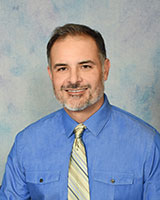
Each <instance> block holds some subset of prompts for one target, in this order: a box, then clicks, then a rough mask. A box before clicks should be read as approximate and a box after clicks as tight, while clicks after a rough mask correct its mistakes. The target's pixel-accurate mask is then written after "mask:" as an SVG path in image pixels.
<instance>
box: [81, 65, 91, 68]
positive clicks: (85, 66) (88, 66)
mask: <svg viewBox="0 0 160 200" xmlns="http://www.w3.org/2000/svg"><path fill="white" fill-rule="evenodd" d="M82 68H83V69H91V68H92V66H91V65H82Z"/></svg>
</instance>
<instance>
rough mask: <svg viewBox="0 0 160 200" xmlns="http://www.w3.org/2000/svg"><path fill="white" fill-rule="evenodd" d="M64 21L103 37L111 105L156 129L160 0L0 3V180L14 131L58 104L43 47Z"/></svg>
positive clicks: (16, 0) (159, 93)
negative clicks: (91, 29)
mask: <svg viewBox="0 0 160 200" xmlns="http://www.w3.org/2000/svg"><path fill="white" fill-rule="evenodd" d="M68 22H75V23H84V24H87V25H89V26H91V27H93V28H95V29H98V30H99V31H100V32H101V33H102V34H103V36H104V38H105V40H106V47H107V50H108V56H109V58H110V60H111V64H112V66H111V71H110V77H109V80H108V81H107V82H106V92H107V94H108V96H109V99H110V102H111V103H112V104H115V105H117V106H119V107H121V108H125V109H126V110H127V111H129V112H132V113H133V114H135V115H137V116H138V117H140V118H142V119H144V120H145V121H147V122H148V123H150V124H151V125H153V126H154V127H156V128H157V129H158V130H159V131H160V1H159V0H148V1H146V0H134V1H132V0H120V1H119V0H58V1H57V0H34V1H33V0H14V1H13V0H0V182H1V178H2V174H3V172H4V166H5V162H6V159H7V154H8V152H9V150H10V148H11V146H12V144H13V141H14V137H15V135H16V134H17V132H19V131H20V130H22V129H23V128H24V127H25V126H27V125H28V124H30V123H31V122H33V121H35V120H37V119H39V118H41V117H42V116H44V115H46V114H48V113H50V112H52V111H54V110H56V109H57V108H59V107H60V106H59V105H58V103H57V102H56V100H55V99H54V97H53V93H52V86H51V83H50V81H49V78H48V74H47V70H46V66H47V61H46V49H45V48H46V44H47V41H48V39H49V36H50V34H51V32H52V30H53V29H54V28H55V27H56V26H59V25H63V24H65V23H68Z"/></svg>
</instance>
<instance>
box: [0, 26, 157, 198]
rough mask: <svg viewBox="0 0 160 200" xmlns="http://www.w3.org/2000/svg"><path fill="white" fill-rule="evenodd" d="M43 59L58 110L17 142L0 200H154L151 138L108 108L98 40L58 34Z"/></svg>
mask: <svg viewBox="0 0 160 200" xmlns="http://www.w3.org/2000/svg"><path fill="white" fill-rule="evenodd" d="M47 56H48V63H49V66H48V73H49V76H50V79H51V81H52V84H53V89H54V93H55V96H56V98H57V99H58V101H59V102H60V103H61V104H62V105H63V109H61V110H58V111H57V112H54V113H52V114H50V115H48V116H46V117H44V118H42V119H41V120H39V121H37V122H35V123H34V124H32V125H30V126H29V127H27V128H26V129H24V130H23V131H22V132H20V133H19V134H18V135H17V137H16V139H15V143H14V145H13V147H12V150H11V152H10V154H9V156H8V161H7V164H6V171H5V175H4V178H3V183H2V188H1V191H0V199H1V200H22V199H23V200H24V199H30V198H32V199H33V200H42V199H45V200H53V199H54V200H58V199H60V200H66V199H87V200H88V199H91V200H104V199H106V200H113V199H117V200H118V199H119V200H159V199H160V136H159V133H158V132H157V131H156V130H155V129H153V128H152V127H151V126H149V125H148V124H146V123H145V122H143V121H142V120H140V119H138V118H136V117H135V116H133V115H131V114H129V113H127V112H125V111H123V110H121V109H119V108H117V107H115V106H112V105H110V104H109V102H108V100H107V97H106V95H105V94H104V81H106V80H107V77H108V72H109V68H110V62H109V60H108V59H107V58H106V50H105V45H104V41H103V38H102V36H101V34H100V33H99V32H97V31H94V30H92V29H91V28H89V27H87V26H83V25H78V24H66V25H64V26H62V27H58V28H57V29H55V31H54V33H53V35H52V37H51V39H50V41H49V43H48V45H47ZM79 124H80V125H79ZM77 125H78V126H77ZM77 127H78V128H77ZM80 129H81V130H80ZM77 130H78V131H77ZM82 131H83V135H82ZM74 133H75V134H74ZM77 133H78V134H79V135H78V136H77ZM81 149H82V150H81ZM79 153H80V154H79ZM82 157H83V158H82Z"/></svg>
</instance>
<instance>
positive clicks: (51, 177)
mask: <svg viewBox="0 0 160 200" xmlns="http://www.w3.org/2000/svg"><path fill="white" fill-rule="evenodd" d="M59 177H60V173H59V172H48V171H42V172H39V171H38V172H37V171H31V172H30V171H29V172H26V182H28V183H34V184H41V185H42V184H47V183H51V182H55V181H59Z"/></svg>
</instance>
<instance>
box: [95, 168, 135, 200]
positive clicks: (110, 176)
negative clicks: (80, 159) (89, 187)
mask: <svg viewBox="0 0 160 200" xmlns="http://www.w3.org/2000/svg"><path fill="white" fill-rule="evenodd" d="M93 179H94V184H93V194H92V195H93V196H95V195H97V194H96V193H98V195H97V197H96V198H97V199H99V200H101V199H103V200H105V199H107V200H108V199H109V200H116V199H123V200H126V199H127V200H128V199H130V200H132V198H128V197H130V196H131V195H130V193H132V192H131V191H132V186H133V183H134V176H133V174H130V173H119V172H105V171H94V173H93ZM98 197H99V198H98ZM96 198H95V199H96Z"/></svg>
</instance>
